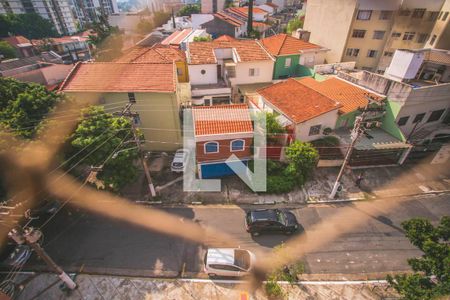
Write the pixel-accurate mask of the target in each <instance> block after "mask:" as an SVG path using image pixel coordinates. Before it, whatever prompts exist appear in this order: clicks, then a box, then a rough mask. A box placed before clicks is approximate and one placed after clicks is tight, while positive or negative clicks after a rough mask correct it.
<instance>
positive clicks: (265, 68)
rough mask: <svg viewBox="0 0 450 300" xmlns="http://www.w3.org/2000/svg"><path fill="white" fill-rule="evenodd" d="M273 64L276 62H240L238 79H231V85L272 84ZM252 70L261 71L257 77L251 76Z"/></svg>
mask: <svg viewBox="0 0 450 300" xmlns="http://www.w3.org/2000/svg"><path fill="white" fill-rule="evenodd" d="M273 64H274V62H273V61H272V60H263V61H252V62H239V63H237V64H236V77H235V78H230V82H231V85H232V86H235V85H238V84H249V83H258V82H271V81H272V73H273ZM251 68H254V69H258V70H259V71H258V72H259V73H258V75H257V76H249V72H250V71H249V70H250V69H251ZM189 76H191V75H189Z"/></svg>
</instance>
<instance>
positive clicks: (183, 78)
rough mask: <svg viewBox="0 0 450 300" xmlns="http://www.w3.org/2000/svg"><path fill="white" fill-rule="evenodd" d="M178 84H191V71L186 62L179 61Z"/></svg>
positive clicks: (177, 64)
mask: <svg viewBox="0 0 450 300" xmlns="http://www.w3.org/2000/svg"><path fill="white" fill-rule="evenodd" d="M176 66H177V75H178V82H189V71H188V66H187V63H186V62H185V61H177V62H176Z"/></svg>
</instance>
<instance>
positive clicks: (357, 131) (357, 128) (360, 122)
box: [328, 95, 379, 199]
mask: <svg viewBox="0 0 450 300" xmlns="http://www.w3.org/2000/svg"><path fill="white" fill-rule="evenodd" d="M366 97H367V100H368V103H367V105H366V107H365V108H364V110H363V112H362V113H361V115H359V116H357V117H356V119H355V124H354V125H353V129H352V132H351V134H350V137H351V143H350V146H349V147H348V149H347V153H346V154H345V158H344V162H343V163H342V166H341V169H340V171H339V174H338V176H337V178H336V181H335V183H334V186H333V189H332V190H331V193H330V195H329V197H328V198H330V199H334V197H335V196H336V192H337V190H338V188H339V185H340V183H339V181H340V180H341V178H342V175H344V170H345V167H346V166H347V164H348V163H349V161H350V157H351V155H352V152H353V148H354V147H355V144H356V142H357V140H358V138H359V136H360V135H361V133H363V132H364V128H361V127H362V126H364V118H365V115H366V113H367V112H369V111H379V109H378V108H375V109H371V108H369V105H370V104H371V102H372V101H373V100H374V99H372V98H371V97H370V96H369V95H367V96H366Z"/></svg>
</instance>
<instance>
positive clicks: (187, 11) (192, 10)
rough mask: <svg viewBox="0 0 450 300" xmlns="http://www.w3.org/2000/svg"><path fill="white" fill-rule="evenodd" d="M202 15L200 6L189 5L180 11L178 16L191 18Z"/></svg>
mask: <svg viewBox="0 0 450 300" xmlns="http://www.w3.org/2000/svg"><path fill="white" fill-rule="evenodd" d="M199 13H200V5H199V4H188V5H185V6H183V7H182V8H181V9H180V10H179V11H178V14H177V15H178V16H180V17H181V16H190V15H192V14H199Z"/></svg>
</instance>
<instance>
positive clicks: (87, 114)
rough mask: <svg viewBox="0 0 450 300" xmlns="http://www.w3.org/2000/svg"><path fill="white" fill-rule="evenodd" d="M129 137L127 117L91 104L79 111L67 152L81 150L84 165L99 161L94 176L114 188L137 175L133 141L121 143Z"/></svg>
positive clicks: (115, 189) (136, 152) (117, 189)
mask: <svg viewBox="0 0 450 300" xmlns="http://www.w3.org/2000/svg"><path fill="white" fill-rule="evenodd" d="M132 138H133V134H132V131H131V123H130V120H129V119H127V118H124V117H115V116H113V115H112V114H110V113H106V112H105V111H104V109H103V107H100V106H92V107H90V108H87V109H84V110H83V111H82V119H81V121H80V123H79V124H78V127H77V128H76V130H75V132H74V133H73V135H72V136H71V138H70V145H71V146H72V148H73V149H72V151H69V155H72V154H73V153H78V152H79V151H81V153H79V157H84V156H86V159H85V161H84V163H85V164H86V165H93V166H100V165H103V169H102V171H101V172H100V173H99V174H98V176H97V178H98V179H100V180H102V181H103V182H104V183H105V187H107V188H108V189H110V190H112V191H115V192H117V191H120V189H121V188H122V187H123V186H124V185H126V184H127V183H130V182H132V181H133V180H134V179H135V178H136V175H137V168H136V166H135V165H134V161H135V160H136V159H137V158H138V151H137V149H136V147H133V144H131V145H130V144H126V143H124V142H125V141H127V140H129V139H132ZM95 149H96V150H95ZM93 150H95V151H93ZM92 151H93V152H92ZM113 153H117V155H113Z"/></svg>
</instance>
